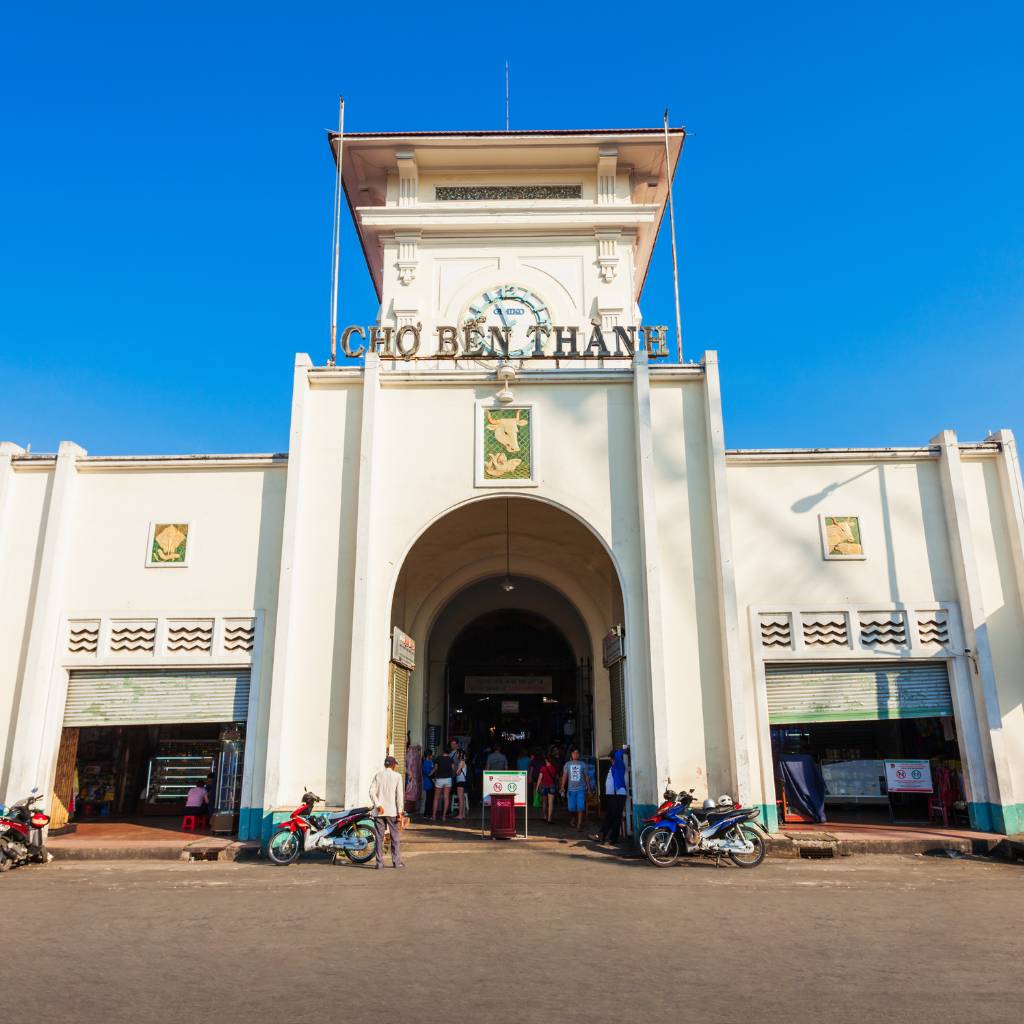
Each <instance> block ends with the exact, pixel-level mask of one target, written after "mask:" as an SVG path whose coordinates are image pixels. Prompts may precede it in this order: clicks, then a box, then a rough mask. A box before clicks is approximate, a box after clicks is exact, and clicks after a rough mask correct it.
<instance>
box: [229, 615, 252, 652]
mask: <svg viewBox="0 0 1024 1024" xmlns="http://www.w3.org/2000/svg"><path fill="white" fill-rule="evenodd" d="M255 639H256V625H255V623H254V622H253V620H252V619H225V620H224V650H225V651H242V652H245V653H249V652H251V651H252V646H253V642H254V641H255Z"/></svg>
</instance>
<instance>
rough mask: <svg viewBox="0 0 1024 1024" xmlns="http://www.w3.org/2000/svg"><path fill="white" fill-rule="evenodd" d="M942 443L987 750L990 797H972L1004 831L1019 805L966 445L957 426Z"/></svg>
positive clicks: (979, 818) (976, 811)
mask: <svg viewBox="0 0 1024 1024" xmlns="http://www.w3.org/2000/svg"><path fill="white" fill-rule="evenodd" d="M931 443H932V444H934V445H938V446H939V453H940V454H939V470H940V477H941V480H942V498H943V505H944V508H945V512H946V529H947V532H948V535H949V546H950V551H951V553H952V556H953V569H954V573H955V576H956V586H957V594H958V598H959V602H960V612H961V616H962V619H963V628H964V641H965V645H966V647H967V648H968V649H969V650H968V652H967V655H968V657H967V660H968V663H969V665H970V671H971V675H972V682H973V692H974V698H975V702H976V705H977V709H978V722H979V726H980V727H981V739H982V746H983V750H984V753H985V779H986V782H987V785H988V794H987V799H986V800H985V801H984V803H982V802H981V801H980V799H979V795H977V794H975V795H974V799H973V800H972V819H976V820H973V823H974V824H976V825H977V826H978V827H980V828H986V829H987V828H991V829H994V830H996V831H1003V830H1004V822H1003V812H1002V806H1003V805H1012V804H1013V803H1014V798H1013V788H1012V783H1011V781H1010V768H1009V763H1008V759H1007V756H1006V745H1005V739H1004V735H1003V719H1002V715H1001V713H1000V710H999V695H998V692H997V690H996V677H995V668H994V666H993V663H992V648H991V644H990V643H989V637H988V622H987V617H986V614H985V605H984V601H983V599H982V589H981V577H980V575H979V572H978V564H977V559H976V556H975V551H974V541H973V539H972V537H971V521H970V514H969V511H968V506H967V489H966V485H965V483H964V475H963V465H962V463H961V460H960V445H959V443H958V441H957V436H956V434H955V433H954V432H953V431H952V430H943V431H942V432H941V433H940V434H938V435H937V436H936V437H934V438H932V441H931Z"/></svg>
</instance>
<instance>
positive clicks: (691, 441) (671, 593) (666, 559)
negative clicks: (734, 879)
mask: <svg viewBox="0 0 1024 1024" xmlns="http://www.w3.org/2000/svg"><path fill="white" fill-rule="evenodd" d="M651 396H652V404H653V427H654V450H655V455H656V465H657V476H656V490H657V510H658V540H659V545H660V555H661V566H662V569H661V588H662V602H663V605H662V615H663V627H664V633H665V636H664V643H665V651H666V665H667V679H668V694H667V704H668V709H669V742H670V748H669V749H670V751H671V760H670V769H671V781H672V784H673V786H674V787H676V788H678V787H684V788H686V789H689V788H690V787H691V786H693V787H695V788H696V789H697V792H698V795H700V796H701V797H702V798H703V797H704V796H707V795H708V793H709V792H710V793H712V794H713V795H715V796H717V795H718V794H719V793H721V792H723V791H725V790H727V789H729V777H730V772H729V756H730V755H729V741H728V734H727V732H726V718H725V704H724V700H725V693H724V681H723V674H722V656H721V641H720V634H721V627H720V624H719V616H718V606H717V590H716V587H717V583H716V576H715V554H714V538H713V530H712V522H711V503H710V490H709V487H710V484H709V465H708V443H707V430H706V427H705V419H704V415H705V414H704V401H705V397H704V389H703V386H702V383H701V382H700V381H691V382H688V383H685V384H682V385H680V384H675V383H673V384H667V383H661V384H659V383H655V384H654V385H653V386H652V389H651Z"/></svg>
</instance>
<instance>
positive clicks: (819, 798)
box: [765, 660, 969, 825]
mask: <svg viewBox="0 0 1024 1024" xmlns="http://www.w3.org/2000/svg"><path fill="white" fill-rule="evenodd" d="M765 681H766V688H767V696H768V713H769V722H770V725H771V743H772V760H773V764H774V767H775V785H776V799H777V806H778V810H779V820H780V821H781V822H783V823H794V822H825V821H830V822H862V823H880V824H881V823H892V822H899V823H907V822H917V823H923V822H928V821H933V822H937V823H939V824H943V825H953V824H963V825H967V824H969V820H968V814H967V800H966V794H965V788H964V769H963V762H962V760H961V753H960V745H959V741H958V737H957V730H956V722H955V719H954V716H953V701H952V697H951V694H950V686H949V677H948V670H947V665H946V662H945V661H943V660H936V661H928V662H911V661H907V662H901V663H899V664H886V665H877V664H874V665H865V664H863V663H848V664H842V663H833V664H820V665H815V664H801V665H793V664H785V665H783V664H779V665H766V666H765Z"/></svg>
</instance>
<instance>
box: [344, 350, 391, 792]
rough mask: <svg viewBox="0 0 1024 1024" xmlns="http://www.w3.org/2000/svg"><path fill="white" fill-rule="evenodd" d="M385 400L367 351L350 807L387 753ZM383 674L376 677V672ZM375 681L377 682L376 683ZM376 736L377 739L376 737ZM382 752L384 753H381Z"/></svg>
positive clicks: (376, 365) (351, 679)
mask: <svg viewBox="0 0 1024 1024" xmlns="http://www.w3.org/2000/svg"><path fill="white" fill-rule="evenodd" d="M379 403H380V357H379V356H378V355H377V354H376V353H375V352H368V353H367V355H366V361H365V364H364V370H363V403H362V421H361V424H360V435H359V497H358V501H357V505H356V558H355V574H354V579H353V584H352V586H353V593H352V647H351V663H350V669H349V674H348V716H347V718H346V722H347V728H348V736H347V742H346V745H345V806H346V807H352V806H354V805H356V804H358V803H359V802H360V801H361V800H365V799H366V792H367V788H368V787H369V784H370V775H371V773H372V770H373V769H374V768H375V767H377V761H378V760H380V759H381V757H383V751H384V731H383V729H381V730H380V732H379V733H376V731H375V727H374V723H375V722H376V720H377V718H378V717H379V716H378V715H377V714H376V713H375V712H379V711H380V708H379V707H375V705H374V699H375V698H374V694H376V695H377V698H378V699H379V698H380V696H381V695H383V694H384V693H386V687H385V678H384V670H385V662H384V661H383V660H382V659H381V657H380V655H381V653H382V652H383V651H384V650H385V648H386V636H384V637H382V636H379V635H378V634H377V632H376V620H375V617H374V609H375V607H376V606H375V604H374V596H375V587H374V582H375V581H374V579H373V573H374V570H375V568H376V566H375V564H374V543H373V541H374V532H375V531H374V477H375V473H376V461H377V460H376V457H375V456H376V450H377V415H378V406H379ZM376 671H379V673H380V677H379V678H378V679H376V680H375V679H374V672H376ZM375 682H376V685H374V684H375ZM375 739H376V742H374V740H375ZM378 755H379V756H378Z"/></svg>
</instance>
